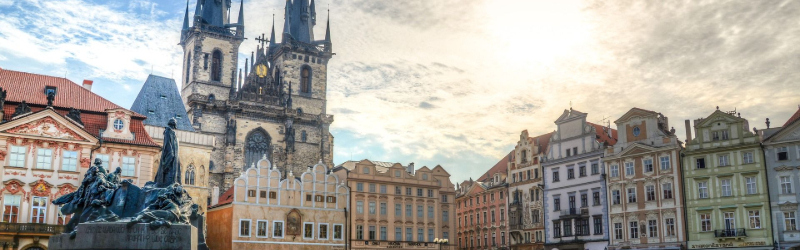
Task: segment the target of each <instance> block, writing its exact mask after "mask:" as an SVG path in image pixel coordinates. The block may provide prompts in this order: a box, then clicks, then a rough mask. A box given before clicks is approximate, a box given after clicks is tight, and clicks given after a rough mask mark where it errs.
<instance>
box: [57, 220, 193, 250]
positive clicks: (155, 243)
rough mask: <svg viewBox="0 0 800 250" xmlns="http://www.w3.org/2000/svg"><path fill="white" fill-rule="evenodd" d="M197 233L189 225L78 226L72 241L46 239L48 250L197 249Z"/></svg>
mask: <svg viewBox="0 0 800 250" xmlns="http://www.w3.org/2000/svg"><path fill="white" fill-rule="evenodd" d="M196 231H197V229H196V228H194V227H193V226H191V225H172V226H170V227H161V228H158V229H154V230H153V229H150V228H149V225H148V224H136V225H133V226H131V227H130V228H128V227H127V226H126V225H125V223H86V224H80V225H79V226H78V233H77V235H76V237H75V239H70V238H69V235H68V234H61V235H56V236H53V237H51V238H50V242H49V244H50V249H52V250H78V249H84V250H105V249H129V250H134V249H152V250H157V249H181V250H196V249H197V238H196V235H197V234H196Z"/></svg>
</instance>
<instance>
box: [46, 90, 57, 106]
mask: <svg viewBox="0 0 800 250" xmlns="http://www.w3.org/2000/svg"><path fill="white" fill-rule="evenodd" d="M55 99H56V92H55V91H51V92H47V107H48V108H49V107H53V100H55Z"/></svg>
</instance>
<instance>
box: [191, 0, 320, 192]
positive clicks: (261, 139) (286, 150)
mask: <svg viewBox="0 0 800 250" xmlns="http://www.w3.org/2000/svg"><path fill="white" fill-rule="evenodd" d="M314 5H315V4H314V0H293V1H292V0H287V1H286V6H285V8H284V19H285V22H284V25H283V34H282V36H281V39H280V41H278V40H276V37H275V25H274V23H273V25H272V33H271V34H270V36H269V38H266V37H264V35H261V36H260V37H254V39H255V40H256V41H258V44H259V45H257V48H256V49H255V51H254V52H251V56H250V58H247V59H245V60H246V63H245V67H244V71H242V69H237V62H238V61H239V46H240V45H241V43H242V42H243V41H244V39H246V38H245V25H244V12H243V10H244V7H243V4H242V7H240V9H239V15H238V21H237V22H236V23H231V22H230V16H229V15H230V13H231V12H230V7H231V0H198V2H197V5H196V7H195V11H194V17H193V18H192V19H190V15H189V5H188V2H187V6H186V15H185V16H184V22H183V29H182V31H181V41H180V45H181V46H182V47H183V56H184V60H183V61H184V62H183V73H182V75H183V82H182V85H183V87H182V89H181V98H182V99H183V103H184V104H185V106H186V108H187V114H188V116H189V117H187V119H190V120H191V122H192V126H193V127H194V129H195V130H196V131H199V132H201V133H203V134H207V135H211V136H214V137H215V138H216V145H215V146H214V149H213V151H212V153H211V166H210V169H209V172H210V178H209V187H214V186H217V187H220V190H223V191H224V190H226V189H228V188H230V187H231V185H232V182H233V180H234V179H235V178H236V177H238V176H239V175H240V173H241V172H242V171H243V169H247V168H248V167H250V166H251V165H253V164H255V163H256V162H257V161H258V160H260V159H261V158H263V157H266V158H267V159H269V160H270V161H271V162H272V163H273V165H274V166H276V167H278V168H279V169H281V172H283V173H284V174H285V173H288V172H289V171H292V172H293V173H295V175H299V173H302V172H305V171H306V169H308V168H309V167H311V166H313V165H315V164H317V163H319V162H322V163H324V164H326V165H327V166H332V165H333V156H332V152H333V136H332V135H331V134H330V132H329V127H330V124H331V123H332V122H333V116H332V115H328V114H327V113H326V110H325V109H326V102H327V100H326V91H327V86H326V85H327V66H328V60H330V59H331V57H332V56H333V52H332V44H331V39H330V21H328V27H327V29H326V32H325V37H324V39H321V40H315V38H314V31H313V28H314V26H315V25H316V23H317V13H316V8H315V6H314ZM190 22H191V23H192V26H189V25H190Z"/></svg>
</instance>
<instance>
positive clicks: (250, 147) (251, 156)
mask: <svg viewBox="0 0 800 250" xmlns="http://www.w3.org/2000/svg"><path fill="white" fill-rule="evenodd" d="M271 141H272V140H271V137H270V136H269V134H268V133H267V131H264V129H262V128H257V129H255V130H253V131H250V133H248V134H247V139H245V166H244V167H245V168H249V167H250V166H253V165H255V164H256V163H257V162H258V160H261V158H262V157H266V158H267V159H269V158H270V155H269V148H270V142H271Z"/></svg>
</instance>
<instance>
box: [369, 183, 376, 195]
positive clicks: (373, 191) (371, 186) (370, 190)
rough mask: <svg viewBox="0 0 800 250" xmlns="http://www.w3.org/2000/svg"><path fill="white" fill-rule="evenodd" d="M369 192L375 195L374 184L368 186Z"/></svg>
mask: <svg viewBox="0 0 800 250" xmlns="http://www.w3.org/2000/svg"><path fill="white" fill-rule="evenodd" d="M369 192H370V193H375V183H370V184H369Z"/></svg>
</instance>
